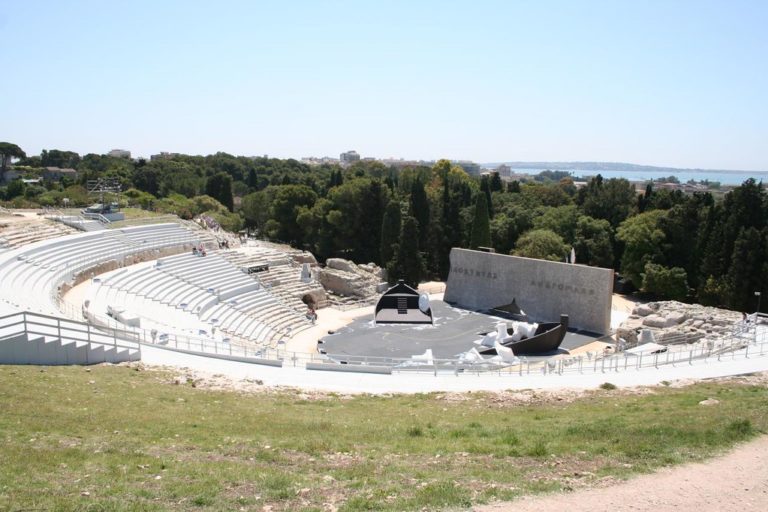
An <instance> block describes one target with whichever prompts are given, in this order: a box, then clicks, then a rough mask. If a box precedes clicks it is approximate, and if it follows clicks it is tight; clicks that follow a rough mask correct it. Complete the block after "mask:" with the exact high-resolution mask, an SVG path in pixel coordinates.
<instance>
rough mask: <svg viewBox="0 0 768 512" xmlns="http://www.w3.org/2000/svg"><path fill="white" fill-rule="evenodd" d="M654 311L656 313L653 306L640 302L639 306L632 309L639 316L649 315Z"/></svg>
mask: <svg viewBox="0 0 768 512" xmlns="http://www.w3.org/2000/svg"><path fill="white" fill-rule="evenodd" d="M653 313H654V310H653V308H651V307H650V306H649V305H648V304H640V305H639V306H636V307H635V309H633V310H632V314H633V315H637V316H648V315H651V314H653Z"/></svg>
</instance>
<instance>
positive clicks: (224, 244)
mask: <svg viewBox="0 0 768 512" xmlns="http://www.w3.org/2000/svg"><path fill="white" fill-rule="evenodd" d="M219 249H229V240H219Z"/></svg>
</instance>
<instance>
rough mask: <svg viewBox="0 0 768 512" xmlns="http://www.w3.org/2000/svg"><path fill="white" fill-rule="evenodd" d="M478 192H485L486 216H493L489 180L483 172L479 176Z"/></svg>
mask: <svg viewBox="0 0 768 512" xmlns="http://www.w3.org/2000/svg"><path fill="white" fill-rule="evenodd" d="M480 192H482V193H483V194H485V204H486V206H487V207H488V218H490V219H492V218H493V199H492V198H491V180H489V179H488V175H487V174H485V175H483V176H481V177H480Z"/></svg>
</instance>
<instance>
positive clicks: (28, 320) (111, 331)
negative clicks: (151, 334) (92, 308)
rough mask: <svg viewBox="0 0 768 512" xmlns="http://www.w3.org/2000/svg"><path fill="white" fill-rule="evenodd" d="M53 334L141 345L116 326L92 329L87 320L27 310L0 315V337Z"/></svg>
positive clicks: (125, 345)
mask: <svg viewBox="0 0 768 512" xmlns="http://www.w3.org/2000/svg"><path fill="white" fill-rule="evenodd" d="M22 334H24V335H26V336H27V337H30V336H44V337H49V338H55V339H58V340H60V341H61V342H62V343H67V342H78V341H79V342H84V343H88V344H89V345H91V344H96V345H103V346H111V347H117V348H127V349H132V350H138V351H139V355H140V354H141V345H140V344H139V343H138V340H136V339H134V338H132V336H131V333H130V332H128V331H126V330H124V329H118V328H107V329H96V328H95V327H94V326H92V325H91V324H89V323H87V322H78V321H76V320H69V319H66V318H60V317H55V316H50V315H43V314H41V313H33V312H31V311H21V312H19V313H11V314H9V315H4V316H0V340H1V339H4V338H9V337H13V336H18V335H22Z"/></svg>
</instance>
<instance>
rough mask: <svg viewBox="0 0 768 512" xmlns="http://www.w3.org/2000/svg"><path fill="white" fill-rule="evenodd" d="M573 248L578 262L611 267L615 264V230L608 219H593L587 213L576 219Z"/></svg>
mask: <svg viewBox="0 0 768 512" xmlns="http://www.w3.org/2000/svg"><path fill="white" fill-rule="evenodd" d="M575 233H576V236H575V239H574V241H573V249H574V250H575V251H576V262H577V263H586V264H587V265H591V266H593V267H604V268H611V265H613V243H612V240H611V238H612V236H613V230H612V229H611V225H610V224H609V223H608V221H607V220H603V219H593V218H592V217H587V216H586V215H581V216H579V219H578V220H577V221H576V232H575Z"/></svg>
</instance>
